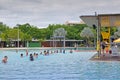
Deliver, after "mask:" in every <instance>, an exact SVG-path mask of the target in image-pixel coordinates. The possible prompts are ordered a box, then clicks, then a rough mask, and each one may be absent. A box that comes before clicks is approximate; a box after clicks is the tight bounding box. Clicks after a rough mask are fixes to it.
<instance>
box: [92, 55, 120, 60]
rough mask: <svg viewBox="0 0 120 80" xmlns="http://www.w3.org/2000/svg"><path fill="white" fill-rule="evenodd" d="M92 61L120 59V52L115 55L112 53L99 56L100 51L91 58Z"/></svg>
mask: <svg viewBox="0 0 120 80" xmlns="http://www.w3.org/2000/svg"><path fill="white" fill-rule="evenodd" d="M90 60H92V61H120V54H118V55H117V56H113V55H112V54H105V55H103V54H101V55H100V56H98V53H96V54H95V55H94V56H93V57H92V58H90Z"/></svg>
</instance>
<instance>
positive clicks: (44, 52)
mask: <svg viewBox="0 0 120 80" xmlns="http://www.w3.org/2000/svg"><path fill="white" fill-rule="evenodd" d="M53 53H66V50H65V49H63V50H62V49H60V50H44V51H41V52H40V54H38V53H35V52H34V53H33V54H32V53H30V54H29V53H28V50H26V54H25V55H26V56H29V60H30V61H34V59H35V58H37V57H38V55H45V56H47V55H49V54H53ZM69 53H73V50H72V49H71V50H70V51H69ZM20 57H21V58H22V57H24V54H23V53H21V54H20ZM7 61H8V56H4V57H3V59H2V63H7Z"/></svg>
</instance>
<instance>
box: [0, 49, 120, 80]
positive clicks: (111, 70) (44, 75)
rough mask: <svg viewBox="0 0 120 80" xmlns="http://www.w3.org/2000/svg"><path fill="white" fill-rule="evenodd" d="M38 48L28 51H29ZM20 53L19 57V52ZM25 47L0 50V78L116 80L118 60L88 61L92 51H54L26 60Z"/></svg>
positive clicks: (9, 79) (118, 77)
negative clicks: (6, 57) (32, 59)
mask: <svg viewBox="0 0 120 80" xmlns="http://www.w3.org/2000/svg"><path fill="white" fill-rule="evenodd" d="M34 52H36V53H40V50H29V54H30V53H34ZM21 53H23V54H24V56H23V58H21V57H20V54H21ZM25 53H26V52H25V50H19V51H18V52H16V50H6V51H0V59H1V60H2V58H3V57H4V56H5V55H7V56H8V62H7V63H6V64H4V63H2V62H1V63H0V80H120V76H119V75H120V62H117V61H116V62H115V61H114V62H109V61H107V62H103V61H99V62H98V61H90V60H89V59H90V58H91V57H92V56H93V55H94V54H95V53H96V52H73V53H69V50H67V51H66V53H65V54H64V53H54V54H50V55H47V56H45V55H40V54H39V55H38V58H34V61H30V60H29V56H26V55H25Z"/></svg>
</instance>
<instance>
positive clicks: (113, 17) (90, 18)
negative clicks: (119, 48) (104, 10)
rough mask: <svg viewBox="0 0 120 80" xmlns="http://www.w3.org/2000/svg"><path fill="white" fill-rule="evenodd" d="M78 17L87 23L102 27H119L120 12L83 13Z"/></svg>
mask: <svg viewBox="0 0 120 80" xmlns="http://www.w3.org/2000/svg"><path fill="white" fill-rule="evenodd" d="M80 18H81V19H82V20H83V21H84V22H85V23H86V24H87V25H88V26H93V25H96V26H98V23H99V26H102V27H110V26H116V27H120V14H98V15H83V16H80Z"/></svg>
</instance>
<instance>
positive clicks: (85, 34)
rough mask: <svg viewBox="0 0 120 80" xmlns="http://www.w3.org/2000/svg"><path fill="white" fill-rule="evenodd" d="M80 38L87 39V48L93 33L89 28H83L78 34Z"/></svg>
mask: <svg viewBox="0 0 120 80" xmlns="http://www.w3.org/2000/svg"><path fill="white" fill-rule="evenodd" d="M80 36H81V37H84V38H86V39H87V41H86V42H87V45H88V46H89V43H90V40H91V39H90V38H93V37H94V33H93V32H92V31H91V29H90V28H89V27H85V28H84V29H83V30H82V31H81V33H80Z"/></svg>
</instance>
